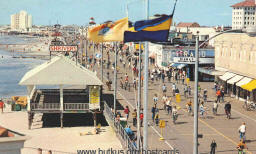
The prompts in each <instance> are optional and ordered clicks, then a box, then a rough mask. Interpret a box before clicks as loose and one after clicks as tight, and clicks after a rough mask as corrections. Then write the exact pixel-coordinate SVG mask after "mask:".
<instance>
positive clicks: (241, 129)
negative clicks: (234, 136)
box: [238, 122, 246, 140]
mask: <svg viewBox="0 0 256 154" xmlns="http://www.w3.org/2000/svg"><path fill="white" fill-rule="evenodd" d="M238 131H239V133H240V140H241V139H244V138H245V132H246V126H245V122H243V124H242V125H241V126H240V127H239V128H238ZM244 140H245V139H244Z"/></svg>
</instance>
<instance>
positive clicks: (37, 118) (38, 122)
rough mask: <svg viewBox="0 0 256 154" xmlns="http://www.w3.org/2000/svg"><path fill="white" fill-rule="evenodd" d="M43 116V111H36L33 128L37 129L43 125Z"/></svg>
mask: <svg viewBox="0 0 256 154" xmlns="http://www.w3.org/2000/svg"><path fill="white" fill-rule="evenodd" d="M42 117H43V113H34V116H33V119H32V125H31V129H37V128H42V127H43V119H42Z"/></svg>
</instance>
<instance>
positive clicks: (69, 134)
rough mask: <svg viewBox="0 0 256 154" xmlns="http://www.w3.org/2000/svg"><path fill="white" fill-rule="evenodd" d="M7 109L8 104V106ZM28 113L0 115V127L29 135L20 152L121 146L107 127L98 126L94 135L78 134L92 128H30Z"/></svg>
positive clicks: (114, 147)
mask: <svg viewBox="0 0 256 154" xmlns="http://www.w3.org/2000/svg"><path fill="white" fill-rule="evenodd" d="M7 108H8V107H7ZM27 123H28V121H27V112H23V111H20V112H10V111H9V112H6V113H3V114H0V126H3V127H5V128H8V129H10V130H13V131H17V132H19V133H22V134H25V135H27V136H29V137H30V139H29V140H27V141H26V142H25V145H24V147H25V148H23V149H22V154H37V151H36V149H37V148H41V149H43V154H44V153H45V154H46V152H47V151H46V150H52V151H53V152H54V151H55V152H56V153H63V154H64V153H65V152H68V153H77V150H84V149H86V150H91V149H93V150H97V149H98V148H100V149H105V150H107V149H109V148H113V149H122V146H121V144H120V141H119V140H118V138H117V137H116V134H115V132H114V130H113V129H112V128H111V127H110V126H106V127H101V129H102V132H101V133H100V134H97V135H84V136H80V133H85V132H91V131H92V130H93V127H64V128H40V126H39V127H38V128H35V127H34V128H33V129H32V130H28V129H27V127H28V124H27Z"/></svg>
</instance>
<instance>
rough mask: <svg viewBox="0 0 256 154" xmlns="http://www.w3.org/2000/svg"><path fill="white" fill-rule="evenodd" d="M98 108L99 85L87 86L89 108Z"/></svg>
mask: <svg viewBox="0 0 256 154" xmlns="http://www.w3.org/2000/svg"><path fill="white" fill-rule="evenodd" d="M99 108H100V87H99V86H89V109H91V110H93V109H99Z"/></svg>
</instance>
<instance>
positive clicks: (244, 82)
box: [236, 77, 252, 87]
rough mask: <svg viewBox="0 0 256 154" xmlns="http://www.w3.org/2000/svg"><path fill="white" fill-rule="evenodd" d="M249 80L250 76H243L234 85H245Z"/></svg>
mask: <svg viewBox="0 0 256 154" xmlns="http://www.w3.org/2000/svg"><path fill="white" fill-rule="evenodd" d="M251 81H252V79H251V78H247V77H244V78H243V79H242V80H241V81H239V82H237V83H236V86H238V87H241V86H242V85H245V84H247V83H249V82H251Z"/></svg>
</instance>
